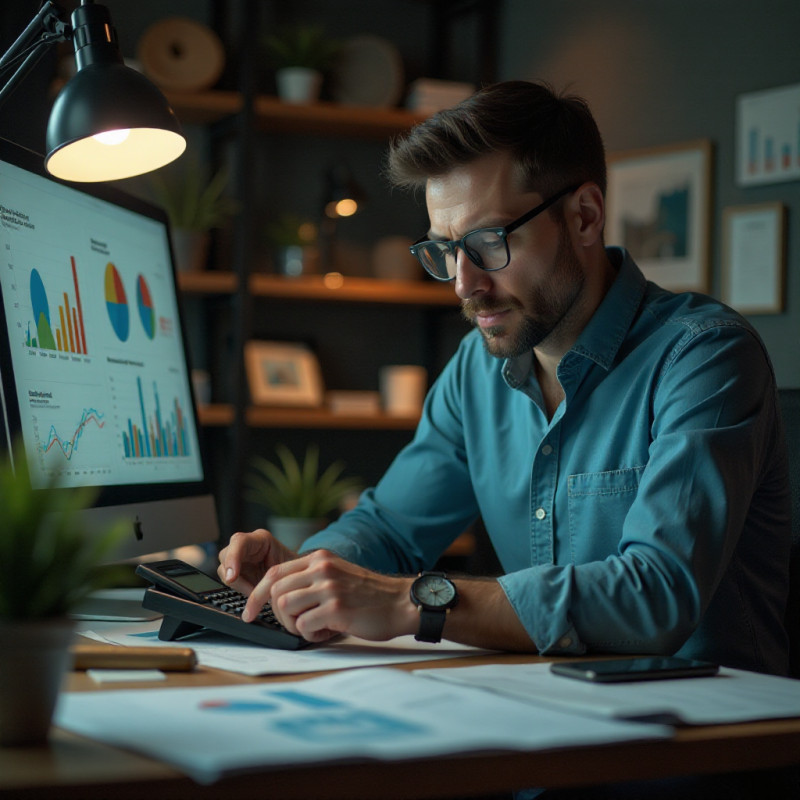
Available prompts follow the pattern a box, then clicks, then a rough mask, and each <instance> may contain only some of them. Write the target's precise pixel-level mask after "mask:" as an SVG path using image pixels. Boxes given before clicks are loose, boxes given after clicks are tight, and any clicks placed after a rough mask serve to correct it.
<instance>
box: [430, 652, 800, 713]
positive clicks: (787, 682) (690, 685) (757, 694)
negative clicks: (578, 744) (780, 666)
mask: <svg viewBox="0 0 800 800" xmlns="http://www.w3.org/2000/svg"><path fill="white" fill-rule="evenodd" d="M415 674H418V675H422V676H424V677H426V678H428V679H431V678H433V679H438V680H444V681H448V682H452V683H457V684H459V685H461V686H472V687H475V688H481V689H488V690H490V691H492V692H494V693H497V694H500V695H504V696H507V697H513V698H516V699H517V700H525V701H527V702H529V703H533V704H535V705H537V706H547V707H549V708H561V709H564V710H571V711H574V712H577V713H582V714H588V715H596V716H601V717H613V718H617V719H630V720H635V719H651V720H652V719H658V720H659V721H664V722H674V723H678V724H680V723H682V724H686V725H712V724H718V723H726V722H747V721H751V720H759V719H780V718H786V717H800V681H797V680H793V679H791V678H780V677H777V676H775V675H762V674H760V673H757V672H746V671H744V670H737V669H727V668H722V669H720V671H719V674H718V675H715V676H714V677H706V678H680V679H672V680H656V681H635V682H630V683H616V684H595V683H587V682H584V681H579V680H574V679H572V678H565V677H563V676H560V675H554V674H553V673H552V672H551V671H550V665H549V664H544V663H538V664H513V665H512V664H509V665H497V666H476V667H463V668H459V667H454V668H451V669H428V670H417V671H416V672H415Z"/></svg>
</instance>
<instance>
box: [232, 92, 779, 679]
mask: <svg viewBox="0 0 800 800" xmlns="http://www.w3.org/2000/svg"><path fill="white" fill-rule="evenodd" d="M388 167H389V169H388V173H389V176H390V178H391V179H392V181H393V182H394V184H395V185H397V186H401V187H405V188H424V191H425V199H426V203H427V209H428V215H429V220H430V229H429V231H428V233H427V234H426V235H425V236H424V237H423V240H421V242H419V243H417V244H416V245H415V246H414V247H413V248H412V251H413V252H414V253H415V255H416V256H417V257H418V258H419V260H420V262H421V263H422V265H423V267H425V269H426V270H427V271H428V272H429V273H431V274H432V275H433V276H434V277H436V278H438V279H442V280H454V286H455V291H456V293H457V294H458V296H459V297H460V298H461V301H462V306H463V312H464V315H465V316H466V317H467V319H469V320H470V321H471V322H472V323H473V325H474V326H475V330H474V331H472V332H471V333H470V334H468V335H467V336H466V337H465V338H464V340H463V341H462V343H461V345H460V347H459V349H458V351H457V353H456V354H455V355H454V356H453V358H452V360H451V361H450V363H449V364H448V365H447V367H446V368H445V370H444V371H443V373H442V375H441V376H440V377H439V379H438V380H437V381H436V383H435V384H434V386H433V387H432V389H431V391H430V393H429V396H428V397H427V399H426V402H425V407H424V411H423V415H422V419H421V421H420V424H419V427H418V429H417V432H416V435H415V437H414V440H413V442H412V443H411V444H410V445H409V446H408V447H406V448H405V449H404V450H403V451H402V452H401V453H400V454H399V455H398V456H397V458H396V459H395V461H394V463H393V464H392V466H391V467H390V468H389V470H388V471H387V473H386V475H385V476H384V477H383V479H382V480H381V481H380V483H379V484H378V485H377V486H376V487H375V488H374V489H370V490H368V491H367V492H365V493H364V495H363V497H362V499H361V501H360V503H359V505H358V507H357V508H356V509H354V510H353V511H351V512H349V513H347V514H345V515H343V516H342V517H341V518H340V519H339V520H338V521H337V522H336V523H334V524H332V525H331V526H330V527H328V528H327V529H326V530H325V531H323V532H321V533H319V534H317V535H316V536H314V537H312V538H311V539H310V540H309V541H308V542H307V543H306V544H305V545H304V547H303V553H304V554H302V555H301V556H300V557H299V558H298V557H297V556H296V554H294V553H292V552H290V551H288V550H287V549H286V548H284V547H283V546H282V545H280V544H279V543H278V542H277V541H275V540H274V539H272V537H271V536H270V534H269V533H267V532H266V531H263V530H259V531H254V532H252V533H248V534H244V533H237V534H235V535H234V536H233V537H232V539H231V542H230V545H229V546H228V547H227V548H225V549H224V550H223V551H222V552H221V554H220V567H219V574H220V576H221V578H222V579H223V580H225V581H226V582H227V583H229V584H230V585H232V586H234V587H235V588H237V589H240V590H241V591H244V592H245V593H248V594H250V598H249V601H248V604H247V608H246V612H245V619H248V620H249V619H251V618H253V617H254V616H255V613H256V611H257V610H258V609H259V608H260V607H261V605H262V604H263V603H265V602H266V601H271V602H272V605H273V608H274V609H275V612H276V614H277V616H278V617H279V619H280V620H281V621H282V622H283V624H284V625H285V626H286V627H287V628H288V629H289V630H291V631H293V632H298V633H300V634H301V635H303V636H304V637H305V638H306V639H308V640H310V641H313V642H320V641H324V640H326V639H327V638H329V637H330V636H332V635H333V634H335V633H339V632H343V633H350V634H354V635H356V636H361V637H364V638H367V639H375V640H384V639H389V638H392V637H394V636H397V635H401V634H411V633H413V634H416V635H418V636H419V637H420V638H422V639H424V640H427V641H436V640H437V639H438V637H439V636H441V635H444V636H445V637H446V638H448V639H450V640H453V641H456V642H462V643H466V644H472V645H477V646H481V647H487V648H498V649H505V650H518V651H532V652H541V653H544V654H557V655H579V654H582V653H585V652H608V653H665V654H666V653H677V654H679V655H683V656H687V657H695V658H701V659H706V660H711V661H716V662H719V663H721V664H725V665H729V666H734V667H741V668H747V669H754V670H759V671H765V672H772V673H777V674H784V673H785V672H786V669H787V641H786V634H785V631H784V629H783V624H782V619H783V612H784V607H785V601H786V592H787V580H788V579H787V565H788V556H789V542H790V532H789V516H790V511H789V484H788V471H787V462H786V455H785V451H784V446H783V444H782V438H781V434H780V423H779V412H778V406H777V400H776V389H775V379H774V375H773V372H772V368H771V365H770V362H769V358H768V356H767V353H766V352H765V350H764V346H763V344H762V343H761V341H760V339H759V337H758V336H757V334H756V333H755V332H754V331H753V329H752V328H751V327H750V326H749V325H748V323H747V322H746V321H745V320H743V319H742V318H741V317H740V316H738V315H737V314H736V313H735V312H733V311H732V310H730V309H728V308H726V307H724V306H722V305H721V304H719V303H717V302H716V301H713V300H711V299H710V298H706V297H703V296H699V295H690V294H682V295H675V294H671V293H669V292H666V291H663V290H661V289H660V288H658V287H657V286H655V285H653V284H652V283H648V282H647V281H646V280H645V278H644V277H643V275H642V273H641V272H640V270H639V269H638V267H637V266H636V265H635V263H634V262H633V261H632V259H631V257H630V255H628V254H627V253H626V252H625V251H624V250H621V249H616V248H608V249H606V247H605V246H604V242H603V225H604V221H605V206H604V192H605V183H606V177H605V175H606V173H605V157H604V152H603V144H602V140H601V137H600V134H599V133H598V131H597V127H596V125H595V122H594V120H593V118H592V116H591V113H590V112H589V110H588V108H587V107H586V105H585V103H584V102H583V101H582V100H580V99H578V98H574V97H561V96H558V95H556V94H555V93H553V92H552V91H551V90H549V89H548V88H546V87H544V86H542V85H537V84H533V83H527V82H522V81H514V82H508V83H501V84H498V85H496V86H493V87H489V88H487V89H485V90H483V91H480V92H478V93H477V94H476V95H474V96H473V97H472V98H470V99H468V100H466V101H465V102H464V103H462V104H460V105H459V106H457V107H456V108H454V109H451V110H447V111H443V112H440V113H439V114H436V115H435V116H434V117H432V118H431V119H429V120H427V121H426V122H424V123H422V124H420V125H418V126H417V127H416V128H415V129H413V130H412V131H411V132H410V133H409V134H408V135H407V136H406V137H404V138H402V139H400V140H399V141H397V142H395V143H394V145H393V147H392V150H391V152H390V157H389V164H388ZM478 515H481V516H482V518H483V521H484V524H485V526H486V529H487V531H488V534H489V536H490V538H491V541H492V543H493V545H494V548H495V550H496V552H497V555H498V558H499V560H500V562H501V564H502V566H503V569H504V572H505V574H504V575H503V576H502V577H500V578H498V579H480V578H455V579H453V580H450V579H448V578H445V577H439V576H435V575H434V576H428V575H426V576H423V577H422V578H415V577H414V576H415V575H416V573H418V572H419V571H421V570H428V569H430V568H431V567H432V566H433V565H434V563H435V562H436V560H437V558H438V557H439V555H440V554H441V553H442V552H443V551H444V550H445V548H446V547H447V545H448V544H449V543H450V542H451V541H452V540H453V539H454V538H455V537H456V536H457V535H458V534H459V533H460V532H461V531H463V530H464V528H465V527H466V526H467V525H468V524H469V523H470V522H472V521H473V520H474V519H475V518H476V517H477V516H478Z"/></svg>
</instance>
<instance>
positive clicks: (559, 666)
mask: <svg viewBox="0 0 800 800" xmlns="http://www.w3.org/2000/svg"><path fill="white" fill-rule="evenodd" d="M550 670H551V672H554V673H555V674H557V675H564V676H565V677H569V678H578V679H579V680H584V681H592V682H594V683H621V682H624V681H649V680H658V679H666V678H698V677H701V676H706V675H716V674H717V672H719V666H718V665H717V664H712V663H710V662H708V661H695V660H693V659H688V658H678V657H676V656H641V657H637V658H619V659H604V660H602V661H569V662H558V661H556V662H553V663H552V664H551V665H550Z"/></svg>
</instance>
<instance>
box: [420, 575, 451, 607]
mask: <svg viewBox="0 0 800 800" xmlns="http://www.w3.org/2000/svg"><path fill="white" fill-rule="evenodd" d="M414 594H415V595H416V597H417V600H418V601H419V602H420V603H422V605H424V606H432V607H433V608H447V607H448V606H449V605H451V604H452V602H453V600H455V597H456V589H455V586H453V584H452V583H451V582H450V581H449V580H447V578H444V577H442V576H441V575H422V576H421V577H419V578H417V580H416V581H415V582H414Z"/></svg>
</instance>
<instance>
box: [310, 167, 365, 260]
mask: <svg viewBox="0 0 800 800" xmlns="http://www.w3.org/2000/svg"><path fill="white" fill-rule="evenodd" d="M363 200H364V191H363V190H362V189H361V187H360V186H359V185H358V183H356V181H355V179H354V178H353V176H352V175H351V173H350V170H349V169H348V168H347V167H345V166H342V165H339V166H336V167H331V168H329V169H328V170H327V171H326V173H325V191H324V193H323V199H322V218H321V220H320V226H319V239H320V260H321V262H322V271H323V272H327V271H328V270H330V269H335V268H336V263H335V262H336V258H335V254H334V246H335V240H336V229H337V227H338V224H339V220H340V219H342V217H352V216H353V214H355V213H357V212H358V208H359V205H360V204H361V203H362V202H363Z"/></svg>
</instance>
